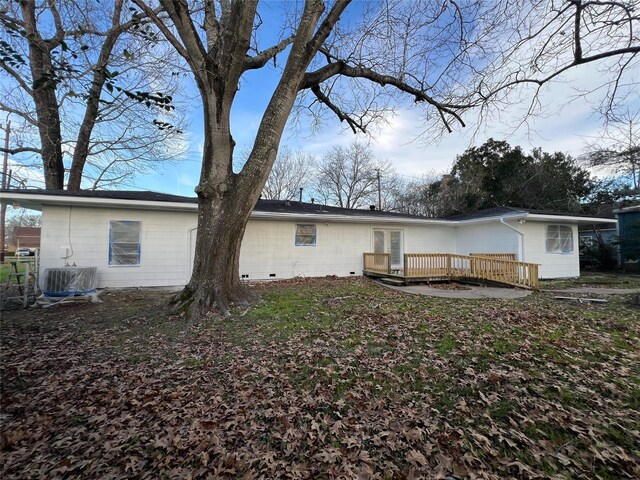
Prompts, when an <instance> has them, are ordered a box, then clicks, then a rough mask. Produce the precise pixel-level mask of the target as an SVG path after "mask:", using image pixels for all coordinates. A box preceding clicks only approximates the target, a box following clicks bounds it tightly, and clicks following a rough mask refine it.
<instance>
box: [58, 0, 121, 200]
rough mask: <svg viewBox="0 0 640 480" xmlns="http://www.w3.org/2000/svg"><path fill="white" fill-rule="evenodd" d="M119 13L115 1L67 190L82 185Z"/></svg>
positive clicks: (116, 35)
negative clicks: (109, 28)
mask: <svg viewBox="0 0 640 480" xmlns="http://www.w3.org/2000/svg"><path fill="white" fill-rule="evenodd" d="M121 13H122V0H117V1H116V2H115V6H114V11H113V19H112V25H111V30H109V33H108V34H107V36H106V38H105V40H104V43H103V44H102V48H101V49H100V56H99V57H98V61H97V63H96V66H95V69H94V72H93V81H92V82H91V88H90V89H89V94H88V96H87V108H86V110H85V112H84V118H83V119H82V124H81V125H80V129H79V130H78V137H77V139H76V145H75V148H74V150H73V159H72V160H71V168H70V169H69V180H68V181H67V190H71V191H77V190H80V187H81V184H82V174H83V172H84V165H85V163H86V162H87V157H88V156H89V146H90V144H91V135H92V133H93V128H94V127H95V125H96V120H97V118H98V113H99V111H100V95H101V93H102V89H103V88H104V84H105V81H106V79H107V74H106V71H105V69H106V67H107V65H108V64H109V59H110V57H111V52H112V51H113V47H114V46H115V44H116V40H118V37H119V36H120V34H121V33H122V31H123V29H122V28H121V27H120V14H121Z"/></svg>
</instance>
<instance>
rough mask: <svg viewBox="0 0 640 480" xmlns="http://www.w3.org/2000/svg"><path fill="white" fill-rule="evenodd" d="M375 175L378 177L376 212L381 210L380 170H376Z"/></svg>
mask: <svg viewBox="0 0 640 480" xmlns="http://www.w3.org/2000/svg"><path fill="white" fill-rule="evenodd" d="M376 175H377V176H378V210H382V189H381V188H380V169H379V168H376Z"/></svg>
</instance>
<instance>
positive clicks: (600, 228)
mask: <svg viewBox="0 0 640 480" xmlns="http://www.w3.org/2000/svg"><path fill="white" fill-rule="evenodd" d="M596 232H598V233H599V234H600V235H601V237H602V240H603V241H604V243H611V242H614V241H617V238H618V230H617V228H616V226H615V224H613V225H612V224H610V223H599V224H593V225H580V227H579V228H578V235H579V237H580V246H582V245H585V246H592V245H593V244H594V243H595V242H596V240H597V234H596Z"/></svg>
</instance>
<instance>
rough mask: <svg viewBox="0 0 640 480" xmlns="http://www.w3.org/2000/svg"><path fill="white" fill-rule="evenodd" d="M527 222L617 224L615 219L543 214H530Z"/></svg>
mask: <svg viewBox="0 0 640 480" xmlns="http://www.w3.org/2000/svg"><path fill="white" fill-rule="evenodd" d="M527 220H531V221H534V222H535V221H538V222H570V223H577V224H579V225H581V224H582V225H591V224H593V223H616V222H617V220H616V219H615V218H601V217H577V216H574V215H547V214H541V213H530V214H529V215H528V216H527Z"/></svg>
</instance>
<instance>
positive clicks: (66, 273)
mask: <svg viewBox="0 0 640 480" xmlns="http://www.w3.org/2000/svg"><path fill="white" fill-rule="evenodd" d="M97 270H98V269H97V267H61V268H45V269H44V272H43V273H42V274H41V275H40V281H39V286H40V290H41V291H42V294H43V295H44V296H46V297H68V296H70V295H89V294H92V293H95V291H96V288H97V286H98V273H97Z"/></svg>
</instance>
